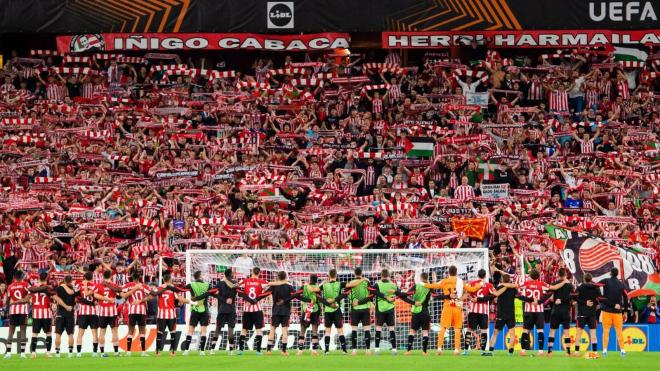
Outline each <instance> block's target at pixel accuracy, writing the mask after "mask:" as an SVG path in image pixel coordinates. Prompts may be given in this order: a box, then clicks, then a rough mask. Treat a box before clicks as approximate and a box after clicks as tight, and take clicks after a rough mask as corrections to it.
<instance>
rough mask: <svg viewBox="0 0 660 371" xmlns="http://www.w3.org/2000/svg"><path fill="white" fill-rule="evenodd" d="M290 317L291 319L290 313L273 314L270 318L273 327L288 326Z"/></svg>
mask: <svg viewBox="0 0 660 371" xmlns="http://www.w3.org/2000/svg"><path fill="white" fill-rule="evenodd" d="M290 319H291V315H290V314H274V315H273V317H272V320H271V325H272V326H273V327H277V326H282V327H289V320H290Z"/></svg>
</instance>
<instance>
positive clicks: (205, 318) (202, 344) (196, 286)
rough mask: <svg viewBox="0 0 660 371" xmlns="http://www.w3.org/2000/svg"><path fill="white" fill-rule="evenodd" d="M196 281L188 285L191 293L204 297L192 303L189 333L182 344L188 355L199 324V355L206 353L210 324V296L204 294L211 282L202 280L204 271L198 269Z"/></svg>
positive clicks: (194, 275) (195, 275) (192, 295)
mask: <svg viewBox="0 0 660 371" xmlns="http://www.w3.org/2000/svg"><path fill="white" fill-rule="evenodd" d="M193 279H194V281H193V282H191V283H189V284H188V285H186V288H187V289H188V290H190V295H191V297H193V298H196V297H200V296H202V297H203V299H202V300H199V301H195V302H193V303H192V304H191V305H190V320H189V321H188V334H187V335H186V340H185V341H184V342H183V344H182V345H181V348H182V349H183V355H184V356H186V355H188V350H189V349H190V342H191V341H192V334H193V332H194V331H195V327H197V325H199V326H200V334H201V337H200V340H199V355H200V356H203V355H205V353H204V350H205V349H206V327H207V326H208V325H209V303H208V296H207V295H204V294H206V293H207V292H208V291H209V284H208V283H207V282H203V281H202V272H200V271H196V272H195V273H194V274H193Z"/></svg>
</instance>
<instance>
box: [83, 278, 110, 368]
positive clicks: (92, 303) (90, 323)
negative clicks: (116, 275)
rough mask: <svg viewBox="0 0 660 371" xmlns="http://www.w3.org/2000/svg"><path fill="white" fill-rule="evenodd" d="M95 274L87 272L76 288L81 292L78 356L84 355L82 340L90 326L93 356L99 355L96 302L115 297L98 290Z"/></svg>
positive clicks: (108, 300)
mask: <svg viewBox="0 0 660 371" xmlns="http://www.w3.org/2000/svg"><path fill="white" fill-rule="evenodd" d="M93 279H94V275H93V274H92V272H90V271H88V272H85V274H84V275H83V280H82V282H81V283H80V285H78V287H77V288H76V291H77V292H78V293H79V295H80V297H79V304H80V305H79V306H78V338H77V339H76V350H77V353H76V357H78V358H80V357H82V341H83V338H84V336H85V331H86V330H87V329H88V328H89V329H90V331H91V332H92V346H93V348H92V349H93V353H92V357H98V356H99V355H98V353H97V351H98V347H99V343H98V332H97V330H98V327H99V322H98V320H99V318H98V316H97V310H96V302H97V300H102V301H106V302H113V303H114V300H113V299H110V298H108V297H105V296H103V295H100V294H99V293H98V292H97V287H96V285H95V284H94V282H93V281H92V280H93Z"/></svg>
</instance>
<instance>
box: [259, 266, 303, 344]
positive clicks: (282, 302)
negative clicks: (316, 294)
mask: <svg viewBox="0 0 660 371" xmlns="http://www.w3.org/2000/svg"><path fill="white" fill-rule="evenodd" d="M268 285H269V286H270V293H271V295H272V297H273V298H272V299H273V308H272V313H271V322H270V332H269V333H268V343H267V344H268V345H267V346H266V354H268V355H270V354H272V350H273V346H274V345H275V332H276V330H277V328H278V327H281V328H282V340H281V341H280V349H281V351H282V355H284V356H288V355H289V353H288V352H287V349H288V344H287V339H288V337H289V336H288V335H289V322H290V319H291V300H292V299H293V298H295V297H296V296H298V295H299V294H300V293H302V291H296V289H295V288H294V287H293V286H291V285H290V284H289V282H288V281H287V275H286V272H284V271H281V272H279V273H277V281H275V282H270V283H269V284H268Z"/></svg>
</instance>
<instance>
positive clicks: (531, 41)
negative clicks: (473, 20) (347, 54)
mask: <svg viewBox="0 0 660 371" xmlns="http://www.w3.org/2000/svg"><path fill="white" fill-rule="evenodd" d="M381 41H382V46H383V48H402V49H416V48H424V49H429V48H431V49H433V48H450V47H452V46H464V45H470V43H471V42H472V41H476V42H488V43H489V46H491V47H497V48H583V47H590V46H598V45H606V44H639V45H648V44H653V45H658V44H660V31H658V30H648V31H642V30H636V31H614V30H549V31H439V32H438V31H435V32H433V31H428V32H426V31H423V32H383V33H382V35H381Z"/></svg>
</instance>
